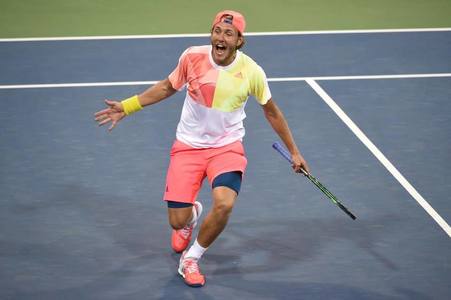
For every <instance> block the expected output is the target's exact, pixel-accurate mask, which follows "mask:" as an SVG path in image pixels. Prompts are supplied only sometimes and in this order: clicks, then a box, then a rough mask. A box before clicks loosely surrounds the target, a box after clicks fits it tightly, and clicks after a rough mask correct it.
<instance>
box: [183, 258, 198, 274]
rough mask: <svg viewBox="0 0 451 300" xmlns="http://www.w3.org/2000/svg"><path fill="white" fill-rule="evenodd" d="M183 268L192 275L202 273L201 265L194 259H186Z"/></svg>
mask: <svg viewBox="0 0 451 300" xmlns="http://www.w3.org/2000/svg"><path fill="white" fill-rule="evenodd" d="M183 267H184V269H185V271H186V272H188V273H190V274H192V273H200V271H199V265H198V264H197V262H196V261H195V260H194V259H185V261H184V262H183Z"/></svg>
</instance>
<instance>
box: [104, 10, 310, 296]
mask: <svg viewBox="0 0 451 300" xmlns="http://www.w3.org/2000/svg"><path fill="white" fill-rule="evenodd" d="M245 27H246V22H245V19H244V17H243V16H242V15H241V14H240V13H238V12H236V11H231V10H226V11H221V12H219V13H218V14H217V15H216V16H215V18H214V20H213V23H212V27H211V36H210V45H204V46H194V47H190V48H188V49H186V50H185V51H184V52H183V54H182V55H181V56H180V59H179V62H178V65H177V67H176V68H175V69H174V70H173V71H172V73H170V74H169V76H168V78H166V79H164V80H162V81H160V82H158V83H157V84H155V85H154V86H152V87H150V88H149V89H147V90H146V91H144V92H143V93H141V94H139V95H135V96H132V97H130V98H128V99H125V100H123V101H120V102H119V101H111V100H105V102H106V105H107V106H108V108H106V109H104V110H101V111H99V112H97V113H96V114H95V118H96V121H97V122H98V124H99V125H104V124H107V123H111V124H110V127H109V130H112V129H113V128H114V127H115V126H116V125H117V123H118V122H119V121H120V120H122V119H123V118H124V117H126V116H130V115H131V114H132V113H134V112H137V111H139V110H141V109H142V108H143V107H144V106H148V105H152V104H155V103H157V102H159V101H161V100H163V99H166V98H168V97H170V96H171V95H173V94H174V93H176V92H177V91H179V90H182V89H183V88H184V87H186V89H187V91H186V96H185V102H184V105H183V109H182V114H181V118H180V121H179V123H178V126H177V131H176V139H175V141H174V144H173V146H172V149H171V153H170V163H169V167H168V171H167V178H166V188H165V193H164V200H165V201H166V202H167V205H168V217H169V224H170V225H171V226H172V228H173V231H172V237H171V245H172V248H173V250H174V251H175V252H177V253H182V255H181V258H180V263H179V268H178V272H179V273H180V275H181V276H182V277H183V278H184V281H185V283H186V284H187V285H189V286H192V287H200V286H203V285H204V284H205V276H204V275H203V274H202V273H201V271H200V269H199V265H198V262H199V260H200V258H201V257H202V255H203V254H204V253H205V251H206V250H207V249H208V247H209V246H210V245H211V244H212V243H213V242H214V241H215V240H216V238H217V237H218V236H219V234H220V233H221V232H222V231H223V229H224V228H225V226H226V224H227V221H228V219H229V216H230V214H231V212H232V209H233V206H234V204H235V201H236V198H237V196H238V194H239V192H240V187H241V181H242V177H243V174H244V172H245V170H246V164H247V159H246V156H245V153H244V149H243V145H242V139H243V137H244V127H243V120H244V118H245V117H246V115H245V112H244V106H245V104H246V101H247V99H248V97H249V96H250V95H252V96H253V97H254V98H255V99H256V100H257V102H258V103H259V104H260V105H261V107H262V109H263V113H264V115H265V117H266V119H267V120H268V122H269V123H270V124H271V126H272V128H273V129H274V130H275V132H276V133H277V134H278V135H279V136H280V138H281V140H282V141H283V142H284V144H285V145H286V147H287V148H288V151H289V152H290V153H291V156H292V160H293V162H294V163H293V165H292V167H293V169H294V171H295V172H301V168H303V169H305V170H306V171H307V172H309V171H310V170H309V167H308V165H307V163H306V161H305V160H304V158H303V157H302V155H301V154H300V152H299V150H298V147H297V146H296V144H295V142H294V140H293V137H292V134H291V132H290V129H289V127H288V124H287V122H286V120H285V118H284V116H283V114H282V112H281V110H280V109H279V108H278V106H277V105H276V103H275V101H274V100H273V99H272V96H271V91H270V89H269V86H268V83H267V79H266V75H265V72H264V71H263V69H262V68H261V67H260V66H259V65H258V64H257V63H256V62H255V61H254V60H252V59H251V58H250V57H249V56H247V55H246V54H244V53H243V52H241V51H240V50H239V49H240V48H241V47H243V45H244V43H245V40H244V36H243V34H244V30H245ZM205 178H208V181H209V183H210V185H211V189H212V198H213V203H212V208H211V210H210V211H209V212H208V214H207V215H206V217H205V218H204V220H203V222H202V223H201V225H200V229H199V233H198V235H197V238H196V239H195V240H194V242H193V243H192V245H191V247H189V248H188V246H189V244H190V242H191V236H192V232H193V229H194V228H195V227H196V225H197V223H198V220H199V218H200V215H201V213H202V205H201V203H200V202H198V201H196V198H197V195H198V192H199V190H200V188H201V185H202V182H203V180H204V179H205ZM186 249H188V250H186Z"/></svg>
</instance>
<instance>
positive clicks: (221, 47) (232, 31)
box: [210, 22, 243, 66]
mask: <svg viewBox="0 0 451 300" xmlns="http://www.w3.org/2000/svg"><path fill="white" fill-rule="evenodd" d="M210 39H211V46H212V50H211V54H212V56H213V60H214V61H215V63H216V64H218V65H220V66H227V65H229V64H230V63H232V61H233V59H234V58H235V53H236V49H237V47H238V46H239V45H241V44H242V43H243V38H242V37H240V36H239V35H238V30H237V29H236V28H235V27H234V26H233V25H231V24H226V23H222V22H221V23H218V24H216V25H215V26H214V27H213V29H212V31H211V38H210Z"/></svg>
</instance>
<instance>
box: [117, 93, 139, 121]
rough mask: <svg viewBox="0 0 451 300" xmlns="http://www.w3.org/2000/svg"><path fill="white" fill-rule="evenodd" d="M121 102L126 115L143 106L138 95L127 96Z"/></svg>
mask: <svg viewBox="0 0 451 300" xmlns="http://www.w3.org/2000/svg"><path fill="white" fill-rule="evenodd" d="M121 103H122V108H123V109H124V112H125V114H126V115H127V116H128V115H131V114H132V113H135V112H137V111H140V110H141V109H143V107H142V106H141V103H139V100H138V95H135V96H133V97H130V98H127V99H125V100H123V101H121Z"/></svg>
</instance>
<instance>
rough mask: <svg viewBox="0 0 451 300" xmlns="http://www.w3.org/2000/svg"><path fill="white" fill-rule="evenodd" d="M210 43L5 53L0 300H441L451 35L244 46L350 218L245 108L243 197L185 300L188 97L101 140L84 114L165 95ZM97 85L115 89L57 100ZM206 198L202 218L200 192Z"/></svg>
mask: <svg viewBox="0 0 451 300" xmlns="http://www.w3.org/2000/svg"><path fill="white" fill-rule="evenodd" d="M208 42H209V41H208V38H207V37H185V38H183V37H179V38H148V39H126V40H124V39H117V40H108V39H107V40H61V41H23V42H1V43H0V65H1V66H2V67H1V71H0V102H1V104H2V109H1V110H0V154H1V155H0V165H1V168H0V189H1V191H2V196H1V198H0V199H1V200H0V228H1V230H0V298H1V299H447V298H449V297H450V295H451V288H450V284H449V283H450V278H451V244H450V237H449V226H448V224H446V222H449V221H450V220H451V206H450V204H449V200H450V199H449V192H450V191H451V171H450V168H449V166H450V163H449V161H450V159H451V154H450V153H451V135H450V132H451V117H450V116H451V103H450V101H449V100H450V99H451V88H450V87H451V77H450V76H451V75H450V73H451V31H449V30H445V31H426V32H367V33H331V34H293V35H267V36H249V37H248V38H247V44H246V46H245V48H244V52H246V53H247V54H249V55H250V56H251V57H253V58H254V59H255V60H256V61H257V62H258V63H259V64H260V65H261V66H262V67H263V68H264V69H265V71H266V74H267V76H268V78H269V79H270V88H271V90H272V94H273V97H274V99H275V100H276V101H277V103H278V104H279V106H280V107H281V108H282V110H283V111H284V113H285V116H286V118H287V120H288V122H289V124H290V127H291V129H292V131H293V134H294V136H295V139H296V141H297V143H298V146H299V147H300V149H301V151H302V153H303V155H304V157H305V158H306V159H307V161H308V162H309V164H310V167H311V170H312V173H313V174H314V175H315V176H316V177H317V178H318V179H320V181H322V182H323V183H324V184H325V185H326V186H327V187H328V188H329V189H330V190H331V191H332V192H333V193H334V194H335V195H337V196H338V198H339V199H341V200H342V202H343V203H344V204H345V205H346V206H348V207H349V208H350V210H351V211H352V212H354V213H355V214H356V215H357V218H358V219H357V220H356V221H352V220H351V219H350V218H348V217H347V216H346V215H345V214H344V213H343V212H342V211H340V210H339V209H338V208H337V207H335V206H334V205H333V204H332V203H331V202H330V201H329V200H328V199H327V198H326V197H325V196H324V195H323V194H322V193H321V192H320V191H319V190H318V189H316V188H315V187H314V186H313V185H312V184H311V183H310V182H309V181H308V180H307V179H306V178H304V177H302V176H300V175H296V174H294V173H293V172H292V171H291V169H290V167H289V165H288V164H287V163H286V161H285V160H284V159H283V158H282V157H281V156H280V155H279V154H277V153H276V152H275V151H274V150H273V149H272V148H271V144H272V143H273V142H274V141H276V140H277V137H276V135H275V134H274V133H273V131H272V129H271V128H270V126H269V125H268V124H267V122H266V120H265V119H264V116H263V113H262V110H261V109H260V108H259V106H258V104H257V103H256V102H255V101H254V99H253V98H251V99H249V103H248V104H247V111H246V112H247V119H246V120H245V126H246V136H245V140H244V144H245V148H246V152H247V155H248V160H249V164H248V170H247V174H246V176H245V180H244V182H243V186H242V191H241V194H240V196H239V199H238V202H237V204H236V207H235V210H234V212H233V215H232V217H231V220H230V222H229V225H228V227H227V228H226V230H225V232H224V233H223V234H222V235H221V236H220V238H219V239H218V240H217V241H216V242H215V243H214V245H213V246H212V247H211V248H210V249H209V250H208V252H207V253H206V254H205V256H204V257H203V258H202V260H201V268H202V271H203V272H204V273H205V274H206V276H207V284H206V286H205V287H203V288H201V289H193V288H189V287H187V286H186V285H185V284H184V283H183V281H182V280H181V278H180V276H179V275H178V274H177V265H178V259H179V255H177V254H174V253H172V252H171V250H170V239H169V238H170V228H169V225H168V222H167V216H166V206H165V203H163V201H162V194H163V187H164V179H165V173H166V168H167V164H168V160H169V149H170V147H171V144H172V142H173V140H174V136H175V128H176V125H177V122H178V119H179V116H180V111H181V107H182V104H183V98H184V92H181V93H178V94H176V95H175V96H173V97H172V98H170V99H168V100H166V101H164V102H162V103H159V104H157V105H155V106H152V107H149V108H146V109H145V110H144V111H142V112H140V113H138V114H136V115H134V116H133V117H131V118H129V119H126V120H124V121H123V122H122V123H121V124H119V126H118V127H117V128H116V129H115V130H114V131H113V132H111V133H108V132H107V131H106V128H99V127H97V126H96V124H95V122H94V121H93V114H94V112H95V111H98V110H100V109H101V108H103V99H105V98H112V99H122V98H125V97H127V96H129V95H131V94H134V93H138V92H140V91H142V90H143V89H144V88H146V87H147V86H148V84H133V83H127V82H134V81H151V82H153V81H156V80H159V79H162V78H164V77H166V76H167V75H168V74H169V72H170V71H171V70H172V69H173V68H174V67H175V65H176V63H177V59H178V57H179V55H180V54H181V53H182V51H183V50H184V49H185V48H186V47H188V46H190V45H199V44H205V43H208ZM425 74H426V75H425ZM370 75H381V76H380V77H365V76H370ZM382 75H400V76H398V77H400V78H391V77H390V76H382ZM337 76H345V77H337ZM362 76H363V77H362ZM102 82H121V84H123V85H119V86H111V85H106V86H99V84H94V86H90V87H83V86H75V87H67V85H66V84H67V83H102ZM30 84H38V85H41V84H62V86H59V87H58V86H51V87H43V86H36V87H34V88H29V86H27V85H30ZM315 84H316V85H315ZM12 85H20V86H16V87H13V86H12ZM312 85H315V86H316V87H319V89H320V90H322V91H323V92H325V94H326V95H327V97H329V98H330V99H332V100H333V101H334V102H335V103H336V104H337V105H338V106H339V108H341V109H342V110H343V112H344V113H345V114H346V115H347V117H349V118H350V120H352V121H353V122H354V123H355V124H356V125H357V126H358V127H359V128H360V129H361V130H362V132H363V133H364V134H365V135H366V137H367V138H368V139H369V140H370V141H371V142H372V143H373V144H374V145H375V146H376V147H377V149H378V150H379V151H380V153H382V154H383V155H384V157H385V158H386V159H387V160H388V161H389V162H390V163H391V164H393V166H394V167H396V170H397V171H399V174H401V175H402V176H403V177H404V178H405V179H406V180H407V181H408V183H409V184H410V186H411V187H413V188H414V190H416V191H417V192H418V193H419V194H420V197H422V198H424V199H425V200H426V201H427V203H428V204H429V205H430V207H431V208H433V209H434V210H435V212H436V213H437V214H438V215H439V216H440V217H441V218H442V220H443V221H444V222H445V223H444V225H443V223H442V225H439V223H438V222H437V221H436V220H435V219H434V218H433V217H431V215H430V211H429V212H428V211H427V210H426V209H424V208H423V207H422V206H420V205H419V203H418V202H417V200H418V199H415V197H414V196H412V194H411V190H410V192H409V191H408V189H406V188H405V187H403V186H402V185H401V184H400V183H399V182H398V180H397V179H396V178H395V176H393V175H392V173H390V172H389V171H388V169H387V168H386V166H385V165H383V164H382V163H381V162H380V161H379V160H378V158H376V156H375V155H374V154H373V153H372V152H370V150H369V149H368V148H367V147H366V145H365V144H364V143H362V142H361V140H360V139H359V138H358V137H357V136H356V135H355V134H354V133H353V132H352V131H351V130H350V129H349V128H348V127H347V125H346V124H345V122H343V121H342V120H341V119H340V118H339V116H338V115H337V113H336V112H334V111H333V110H332V109H331V108H330V107H329V106H328V105H327V104H326V102H325V101H324V98H325V97H326V96H324V94H323V95H322V96H321V95H319V94H318V93H317V92H318V89H316V90H315V89H313V88H312ZM327 97H326V98H327ZM417 198H418V197H417ZM199 199H200V201H201V202H202V203H203V204H204V207H206V208H207V209H208V208H209V207H210V206H211V201H210V196H209V188H208V184H207V182H204V188H203V190H202V192H201V194H200V196H199ZM446 231H448V232H446Z"/></svg>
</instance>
